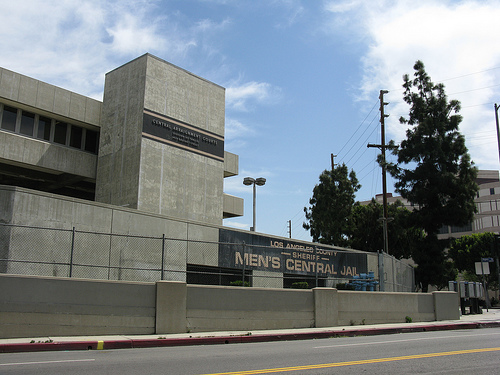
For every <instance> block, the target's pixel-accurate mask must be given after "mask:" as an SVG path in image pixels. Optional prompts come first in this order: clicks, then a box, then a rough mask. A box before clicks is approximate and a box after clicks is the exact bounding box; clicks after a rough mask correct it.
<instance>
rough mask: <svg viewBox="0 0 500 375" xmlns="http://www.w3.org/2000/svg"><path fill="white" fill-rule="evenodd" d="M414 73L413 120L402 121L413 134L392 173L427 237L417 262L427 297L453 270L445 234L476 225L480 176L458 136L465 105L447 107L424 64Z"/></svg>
mask: <svg viewBox="0 0 500 375" xmlns="http://www.w3.org/2000/svg"><path fill="white" fill-rule="evenodd" d="M413 68H414V70H415V73H414V78H413V79H412V78H410V76H409V75H405V76H404V77H403V80H404V84H403V87H404V96H403V98H404V101H405V102H406V103H408V104H409V105H410V112H409V116H408V118H404V117H401V118H400V123H401V124H404V125H408V126H409V129H408V130H407V131H406V139H405V140H403V141H402V142H401V144H400V146H399V147H398V148H394V149H393V151H392V152H393V154H394V155H395V156H397V163H392V164H388V165H387V168H388V171H389V172H390V174H391V175H392V176H393V177H394V178H395V179H396V183H395V188H396V191H397V192H399V193H400V194H401V196H402V197H403V198H406V199H407V200H408V201H410V202H411V203H413V204H414V205H415V210H414V211H413V215H412V216H413V218H414V220H415V225H416V226H418V227H421V228H423V229H424V230H425V233H426V238H425V240H424V241H423V243H422V246H421V247H420V249H419V250H418V251H415V252H414V253H413V259H414V260H415V262H416V263H417V264H418V269H417V278H418V280H417V281H419V282H420V283H421V285H422V289H423V290H424V291H427V288H428V285H429V284H432V285H439V284H442V283H443V277H444V276H443V275H445V274H446V272H447V269H448V268H449V267H448V264H447V262H446V255H445V253H444V244H443V243H440V242H439V241H438V239H437V234H438V232H439V230H440V228H441V227H442V226H443V225H458V226H461V225H465V224H468V223H470V222H471V221H472V219H473V216H474V212H475V205H474V197H475V196H476V193H477V189H478V187H477V185H476V182H475V179H476V176H477V170H476V168H475V167H474V166H473V163H472V162H471V159H470V156H469V154H468V150H467V148H466V147H465V138H464V137H463V136H462V135H461V134H460V132H459V130H458V126H459V124H460V122H461V121H462V116H460V115H459V114H458V112H459V111H460V102H458V101H457V100H450V101H448V99H447V97H446V94H445V90H444V85H443V84H434V83H433V82H432V81H431V79H430V77H429V75H428V74H427V73H426V71H425V67H424V64H423V63H422V62H421V61H417V62H416V63H415V65H414V67H413ZM391 143H392V145H394V143H393V142H391Z"/></svg>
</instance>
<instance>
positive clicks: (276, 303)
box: [186, 285, 314, 332]
mask: <svg viewBox="0 0 500 375" xmlns="http://www.w3.org/2000/svg"><path fill="white" fill-rule="evenodd" d="M186 321H187V328H188V329H189V330H190V331H192V332H207V331H220V330H222V331H227V330H238V331H242V330H255V329H281V328H304V327H314V300H313V293H312V291H311V290H293V289H271V288H241V287H240V288H235V287H213V286H206V285H188V287H187V304H186Z"/></svg>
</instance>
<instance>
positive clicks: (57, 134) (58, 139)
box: [54, 121, 68, 145]
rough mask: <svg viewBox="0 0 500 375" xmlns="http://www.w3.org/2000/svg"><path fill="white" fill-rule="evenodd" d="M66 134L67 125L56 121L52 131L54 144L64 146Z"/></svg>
mask: <svg viewBox="0 0 500 375" xmlns="http://www.w3.org/2000/svg"><path fill="white" fill-rule="evenodd" d="M67 132H68V124H66V123H65V122H61V121H56V127H55V129H54V142H55V143H60V144H62V145H65V144H66V133H67Z"/></svg>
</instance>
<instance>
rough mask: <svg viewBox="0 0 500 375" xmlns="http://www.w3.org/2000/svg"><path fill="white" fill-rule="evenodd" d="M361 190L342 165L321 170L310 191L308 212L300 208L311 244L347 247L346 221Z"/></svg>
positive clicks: (351, 173)
mask: <svg viewBox="0 0 500 375" xmlns="http://www.w3.org/2000/svg"><path fill="white" fill-rule="evenodd" d="M360 188H361V185H360V184H359V183H358V179H357V178H356V174H355V173H354V171H351V172H350V173H349V171H348V169H347V167H346V165H345V164H342V165H340V166H337V167H336V168H334V169H333V170H325V171H323V173H321V175H320V176H319V184H317V185H316V186H315V187H314V189H313V196H312V198H311V199H310V200H309V204H310V205H311V206H310V207H309V208H308V207H304V212H305V216H306V220H307V222H305V223H304V224H303V227H304V229H306V230H309V231H310V234H311V237H312V238H313V241H314V242H321V243H324V244H330V245H336V246H348V245H349V240H348V238H347V233H348V226H349V218H350V216H351V211H352V207H353V205H354V195H355V193H356V192H357V191H358V190H359V189H360Z"/></svg>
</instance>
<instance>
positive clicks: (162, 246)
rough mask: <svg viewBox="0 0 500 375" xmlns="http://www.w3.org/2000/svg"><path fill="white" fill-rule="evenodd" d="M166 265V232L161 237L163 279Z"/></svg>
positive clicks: (163, 278)
mask: <svg viewBox="0 0 500 375" xmlns="http://www.w3.org/2000/svg"><path fill="white" fill-rule="evenodd" d="M164 265H165V233H163V237H162V239H161V279H162V280H165V273H164Z"/></svg>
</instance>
